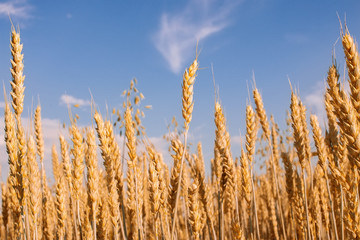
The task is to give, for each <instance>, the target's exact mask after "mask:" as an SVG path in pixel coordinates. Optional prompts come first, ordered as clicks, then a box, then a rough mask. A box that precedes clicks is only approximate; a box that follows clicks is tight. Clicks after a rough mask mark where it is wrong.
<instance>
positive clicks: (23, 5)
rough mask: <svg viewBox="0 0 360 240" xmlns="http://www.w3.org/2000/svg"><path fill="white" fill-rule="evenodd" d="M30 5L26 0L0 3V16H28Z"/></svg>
mask: <svg viewBox="0 0 360 240" xmlns="http://www.w3.org/2000/svg"><path fill="white" fill-rule="evenodd" d="M31 10H32V6H31V5H29V4H28V3H27V1H26V0H10V1H6V2H2V3H0V16H1V17H8V16H10V17H12V18H23V19H26V18H30V17H31V14H30V12H31Z"/></svg>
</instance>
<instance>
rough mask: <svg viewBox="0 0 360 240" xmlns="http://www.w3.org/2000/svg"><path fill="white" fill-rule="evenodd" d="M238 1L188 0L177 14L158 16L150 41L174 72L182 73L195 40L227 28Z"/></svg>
mask: <svg viewBox="0 0 360 240" xmlns="http://www.w3.org/2000/svg"><path fill="white" fill-rule="evenodd" d="M240 1H241V0H238V1H236V0H227V1H216V0H201V1H196V0H189V1H188V4H187V5H186V6H185V8H184V9H183V10H181V11H180V12H177V13H168V12H166V13H163V14H162V16H161V22H160V27H159V30H158V31H157V32H156V34H155V35H154V38H153V40H154V44H155V46H156V48H157V49H158V51H159V52H160V53H161V54H162V56H163V57H164V58H165V59H166V61H167V62H168V63H169V65H170V68H171V70H172V71H173V72H174V73H178V72H179V71H180V70H182V68H183V67H184V66H183V64H184V62H185V61H186V60H187V59H188V57H189V56H191V53H192V50H193V49H194V47H195V46H196V42H197V41H201V40H204V39H206V38H208V37H209V36H211V35H213V34H215V33H217V32H220V31H221V30H223V29H224V28H225V27H227V26H228V24H229V22H230V20H229V18H230V13H231V10H232V9H233V8H234V6H236V5H237V4H239V2H240Z"/></svg>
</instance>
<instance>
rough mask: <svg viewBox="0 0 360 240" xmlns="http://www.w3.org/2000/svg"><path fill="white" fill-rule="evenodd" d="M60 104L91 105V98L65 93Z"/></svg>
mask: <svg viewBox="0 0 360 240" xmlns="http://www.w3.org/2000/svg"><path fill="white" fill-rule="evenodd" d="M60 105H78V106H79V107H87V106H90V105H91V102H90V101H89V100H85V99H81V98H76V97H74V96H71V95H68V94H63V95H61V97H60Z"/></svg>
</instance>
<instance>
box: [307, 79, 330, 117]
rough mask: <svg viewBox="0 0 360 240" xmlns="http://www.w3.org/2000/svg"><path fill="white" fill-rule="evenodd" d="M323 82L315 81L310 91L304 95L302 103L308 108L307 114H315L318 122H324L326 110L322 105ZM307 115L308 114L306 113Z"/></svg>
mask: <svg viewBox="0 0 360 240" xmlns="http://www.w3.org/2000/svg"><path fill="white" fill-rule="evenodd" d="M324 93H325V83H324V82H323V81H320V82H317V83H316V84H315V86H314V87H313V89H312V91H311V92H310V93H309V94H307V95H306V96H305V97H304V104H305V106H306V108H307V109H308V110H309V113H308V114H310V113H311V114H315V115H317V117H318V119H319V123H320V124H324V120H325V119H326V110H325V105H324ZM308 116H309V115H308Z"/></svg>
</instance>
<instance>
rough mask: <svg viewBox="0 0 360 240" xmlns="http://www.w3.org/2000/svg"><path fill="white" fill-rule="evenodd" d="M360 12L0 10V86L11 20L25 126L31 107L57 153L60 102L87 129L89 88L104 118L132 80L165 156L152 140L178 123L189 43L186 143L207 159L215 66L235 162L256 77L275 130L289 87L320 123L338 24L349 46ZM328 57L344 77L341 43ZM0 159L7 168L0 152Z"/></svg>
mask: <svg viewBox="0 0 360 240" xmlns="http://www.w3.org/2000/svg"><path fill="white" fill-rule="evenodd" d="M359 10H360V2H359V1H356V0H353V1H350V0H347V1H335V0H323V1H320V0H319V1H311V0H308V1H305V0H304V1H288V0H225V1H216V0H198V1H195V0H182V1H110V0H104V1H100V0H86V1H85V0H76V1H74V0H63V1H35V0H11V1H0V80H1V81H3V82H4V83H5V86H6V89H7V91H9V89H10V84H9V81H10V80H11V76H10V71H9V67H10V57H11V55H10V48H9V39H10V28H11V24H10V21H9V17H8V14H10V16H11V18H12V21H13V23H14V25H18V26H20V29H21V41H22V43H23V44H24V49H23V53H24V64H25V69H24V71H25V74H26V79H25V86H26V92H25V95H26V97H25V103H26V106H25V109H26V110H25V111H24V117H26V115H28V114H27V112H29V111H30V108H31V103H32V101H33V99H34V101H35V103H36V102H37V98H38V96H39V97H40V100H41V105H42V109H43V118H44V119H45V123H46V126H45V127H44V128H45V129H46V131H45V133H44V134H45V135H47V134H48V136H47V144H48V145H51V144H52V143H57V138H56V136H57V134H58V129H59V125H60V124H61V123H62V122H64V121H65V122H68V113H67V107H66V104H65V102H70V103H79V104H80V105H81V108H79V109H77V110H75V112H76V113H78V114H79V115H80V117H81V118H80V122H79V123H80V124H83V125H86V124H89V123H90V119H91V116H90V114H91V113H90V107H89V101H90V94H89V89H90V90H91V92H92V94H93V96H94V99H95V101H96V103H97V104H98V105H99V108H100V110H101V111H102V112H103V113H104V112H105V106H106V104H107V105H108V106H109V108H110V109H112V108H113V107H116V108H120V105H121V103H122V102H123V98H122V97H121V93H122V91H123V90H124V89H125V88H127V87H128V85H129V81H130V80H131V79H132V78H134V77H136V78H137V79H138V81H139V84H138V88H139V89H140V91H141V92H142V93H143V94H144V95H145V97H146V99H145V100H144V102H143V103H144V104H145V105H147V104H151V105H152V106H153V110H151V111H147V115H146V118H145V119H144V125H145V127H146V128H147V133H148V135H149V136H150V137H151V138H152V139H153V140H154V141H155V142H156V143H157V144H158V147H159V148H161V149H162V150H164V151H166V143H164V141H163V140H161V136H162V135H163V134H164V133H165V132H166V122H170V121H171V118H172V116H176V117H177V119H178V120H179V122H180V123H181V122H182V119H181V81H182V73H183V71H184V70H185V68H186V67H188V66H189V64H191V62H192V60H193V59H194V57H195V50H196V42H197V41H198V43H199V49H200V50H201V54H200V56H199V64H200V67H201V70H199V72H198V78H197V80H196V83H195V86H194V92H195V93H194V94H195V95H194V100H195V107H194V114H193V121H192V122H191V127H190V128H191V130H190V131H191V141H192V142H194V143H196V142H197V141H202V142H203V144H204V152H205V157H206V158H207V160H209V159H210V158H211V156H212V144H213V139H214V124H213V109H214V104H213V103H214V87H213V80H212V73H211V64H213V66H214V75H215V79H216V84H217V85H218V87H219V90H220V99H221V102H222V104H223V106H224V109H225V113H226V117H227V120H228V128H229V130H230V133H231V135H232V136H233V151H234V155H237V154H238V153H239V132H240V131H241V132H242V133H245V129H244V123H245V106H246V102H247V99H248V87H249V88H250V89H252V76H253V72H254V73H255V78H256V85H257V87H258V88H259V89H260V92H261V93H262V96H263V99H264V101H265V107H266V110H267V113H268V114H270V113H272V114H274V115H275V120H276V121H277V122H278V123H279V124H280V126H281V127H284V123H285V111H286V110H287V109H288V107H289V103H290V89H289V84H288V77H289V78H290V80H291V82H292V83H293V85H294V86H296V87H297V88H298V89H299V90H300V95H301V97H302V99H303V101H304V102H305V103H306V105H307V107H308V109H309V111H310V112H312V113H317V114H319V115H321V114H323V112H322V111H321V110H320V108H321V107H322V105H321V104H322V103H321V101H322V91H323V86H324V82H323V81H324V79H325V77H326V72H327V69H328V67H329V65H330V64H331V57H332V50H333V46H334V43H335V42H336V40H337V39H338V37H339V36H340V25H339V19H338V17H337V15H336V13H337V12H338V13H339V16H340V18H341V20H342V21H344V19H345V14H346V21H347V25H348V28H349V30H350V33H351V34H352V35H353V36H355V38H357V37H358V36H360V15H359ZM335 51H336V56H337V60H338V63H339V67H340V69H343V67H344V55H343V53H342V48H341V43H340V42H338V43H337V45H336V47H335ZM341 72H342V70H341ZM2 124H3V123H2ZM1 126H3V125H1ZM1 138H3V127H2V129H1ZM0 157H1V162H2V163H3V164H2V166H3V168H7V165H6V161H7V158H6V155H5V152H4V148H3V144H2V152H1V155H0ZM47 157H48V158H49V157H50V156H49V155H47ZM3 172H4V171H3Z"/></svg>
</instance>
